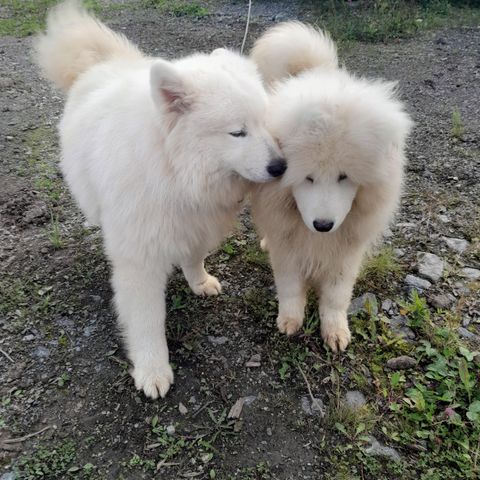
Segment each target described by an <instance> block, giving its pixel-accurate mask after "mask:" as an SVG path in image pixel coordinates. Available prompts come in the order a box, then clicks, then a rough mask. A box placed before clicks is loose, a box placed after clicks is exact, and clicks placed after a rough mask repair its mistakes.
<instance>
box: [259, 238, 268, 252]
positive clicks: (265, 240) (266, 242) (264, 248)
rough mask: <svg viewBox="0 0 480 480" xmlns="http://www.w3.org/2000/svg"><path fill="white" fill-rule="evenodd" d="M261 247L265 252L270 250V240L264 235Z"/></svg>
mask: <svg viewBox="0 0 480 480" xmlns="http://www.w3.org/2000/svg"><path fill="white" fill-rule="evenodd" d="M260 248H261V249H262V251H263V252H268V241H267V237H263V238H262V239H261V240H260Z"/></svg>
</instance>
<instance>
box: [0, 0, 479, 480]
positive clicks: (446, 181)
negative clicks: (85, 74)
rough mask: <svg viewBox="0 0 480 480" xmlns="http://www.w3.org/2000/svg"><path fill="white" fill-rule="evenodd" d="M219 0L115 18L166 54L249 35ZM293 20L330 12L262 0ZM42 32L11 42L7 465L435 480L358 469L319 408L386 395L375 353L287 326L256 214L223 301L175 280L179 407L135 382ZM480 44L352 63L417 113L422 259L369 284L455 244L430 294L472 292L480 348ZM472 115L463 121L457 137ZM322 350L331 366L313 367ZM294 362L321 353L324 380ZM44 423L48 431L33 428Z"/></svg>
mask: <svg viewBox="0 0 480 480" xmlns="http://www.w3.org/2000/svg"><path fill="white" fill-rule="evenodd" d="M117 3H118V2H117ZM209 9H210V11H211V12H213V13H212V14H210V15H207V16H205V17H201V18H196V17H192V16H188V15H186V16H181V17H175V16H171V15H164V14H162V13H161V12H159V11H157V10H155V9H143V8H138V9H132V10H128V9H108V10H106V13H105V17H104V18H105V20H106V22H107V23H108V24H109V25H110V26H112V27H113V28H115V29H117V30H119V31H122V32H123V33H125V34H126V35H127V36H128V37H129V38H130V39H132V40H133V41H134V42H136V43H137V44H138V45H139V46H140V47H141V48H142V49H143V50H144V51H145V52H147V53H149V54H152V55H157V56H164V57H167V58H174V57H177V56H181V55H185V54H188V53H190V52H193V51H197V50H211V49H213V48H216V47H219V46H228V47H239V45H240V44H241V40H242V36H243V29H244V21H245V18H244V11H245V8H244V5H243V3H237V4H234V3H220V2H210V3H209ZM286 18H300V19H307V20H308V19H310V12H309V11H308V9H306V8H305V7H304V6H302V4H297V2H260V3H259V4H258V5H257V10H256V11H255V12H254V19H253V20H254V21H253V23H252V26H251V29H250V36H249V42H250V43H251V41H252V40H253V39H254V38H255V36H257V35H258V34H259V33H260V32H262V31H263V30H264V29H265V28H267V27H268V26H270V25H272V24H274V23H275V21H276V20H279V19H282V20H283V19H286ZM30 45H31V38H30V37H26V38H15V37H10V36H5V37H1V38H0V54H1V58H2V61H1V65H0V92H1V93H0V110H1V112H2V113H1V117H0V131H1V138H0V155H1V163H0V273H1V278H0V288H1V290H0V349H1V351H2V352H1V354H0V397H1V403H0V466H2V468H3V470H0V478H1V479H2V480H6V479H13V478H17V477H18V478H49V479H50V478H51V479H53V478H102V479H103V478H105V479H120V478H125V479H137V478H161V479H165V480H167V479H179V478H198V479H208V478H218V479H230V478H239V479H255V478H259V479H270V478H271V479H291V480H294V479H295V480H296V479H321V478H332V479H333V478H371V479H373V478H391V479H395V478H427V477H421V476H417V474H418V472H417V473H415V469H414V468H413V469H411V470H410V473H408V474H404V475H403V476H397V475H398V474H396V473H395V472H392V471H391V470H389V469H388V468H387V466H385V465H386V464H388V463H389V462H390V460H388V458H387V459H384V458H382V457H378V460H375V462H378V465H376V466H375V468H376V470H375V468H373V467H371V465H370V464H366V463H365V460H364V459H363V456H362V459H363V460H360V459H359V458H360V457H358V458H357V457H356V455H357V454H356V450H352V451H351V452H352V453H351V458H350V460H348V458H349V455H350V454H349V453H348V451H344V450H342V452H343V453H342V456H341V464H342V465H346V466H345V472H346V473H345V476H342V477H340V476H339V475H340V473H339V472H340V470H341V468H340V466H339V465H340V460H338V459H337V455H340V454H339V453H338V452H340V450H339V451H338V452H337V450H335V449H336V448H337V446H345V445H347V444H348V442H347V440H345V438H343V437H342V435H341V433H340V432H339V431H338V429H337V430H336V429H335V428H333V427H332V425H331V423H332V422H329V421H328V418H324V419H321V415H320V414H319V413H318V412H317V413H318V414H316V413H315V411H312V410H311V408H310V407H311V405H310V407H309V406H308V403H309V402H310V398H309V392H308V387H310V388H311V389H312V393H313V395H314V396H315V397H317V398H319V399H321V400H322V401H323V403H324V405H325V406H326V410H327V411H328V405H330V404H331V402H332V401H333V400H334V399H335V398H337V397H338V396H342V395H343V394H344V393H345V392H346V391H351V390H360V391H362V392H363V394H364V396H365V397H366V399H367V401H368V402H370V403H372V405H374V404H376V403H377V402H378V392H376V391H375V388H374V385H375V384H373V385H372V384H371V383H370V384H369V383H368V382H367V383H365V384H362V383H361V382H360V381H359V380H358V378H357V377H356V376H355V375H350V374H349V372H351V371H353V370H352V368H353V367H354V366H355V365H354V364H355V363H356V362H358V361H360V363H361V358H362V357H361V356H360V357H358V356H356V350H355V347H352V351H351V352H352V353H350V354H346V355H344V356H342V357H341V358H340V357H334V356H332V355H331V354H330V353H328V352H327V351H326V350H324V348H323V347H322V344H321V341H320V340H319V335H318V334H317V333H314V334H309V333H308V332H305V334H304V335H301V336H299V337H297V338H294V339H291V340H287V339H285V338H283V337H282V336H281V335H280V334H278V333H277V331H276V327H275V313H276V300H275V292H274V286H273V279H272V275H271V273H270V270H269V267H268V265H267V264H266V262H265V259H264V257H263V256H262V254H261V253H259V251H258V249H257V247H256V244H257V239H256V236H255V233H254V231H253V228H252V226H251V224H250V222H249V217H248V212H247V213H245V214H244V215H243V216H242V220H241V222H240V224H239V227H238V231H237V232H236V233H235V234H234V235H233V236H232V237H231V238H229V239H228V241H227V242H226V244H225V245H224V246H223V247H222V248H220V249H219V250H218V252H216V253H215V254H214V255H213V256H211V257H210V259H209V262H208V263H209V266H210V270H211V271H212V272H213V273H214V274H216V275H218V277H219V278H220V279H221V281H222V283H223V286H224V294H223V295H221V296H220V297H219V298H215V299H201V298H196V297H194V296H193V294H192V293H191V292H190V291H189V290H188V288H187V285H186V283H185V281H184V280H183V279H182V278H181V276H180V275H179V274H175V275H174V276H173V277H172V280H171V282H170V286H169V289H168V292H167V297H168V310H169V314H168V324H169V345H170V352H171V361H172V363H173V365H174V368H175V372H176V383H175V386H174V387H173V388H172V390H171V391H170V392H169V394H168V396H167V398H166V399H165V400H161V401H149V400H147V399H146V398H145V397H144V396H143V395H142V394H140V393H139V392H137V391H136V390H135V388H134V386H133V384H132V381H131V379H130V377H129V375H128V365H127V362H126V357H125V354H124V352H123V351H122V347H121V341H120V338H119V336H118V335H117V332H116V327H115V318H114V314H113V311H112V308H111V296H112V293H111V289H110V286H109V280H108V278H109V266H108V264H107V263H106V261H105V258H104V256H103V253H102V244H101V236H100V233H99V232H98V231H95V230H91V229H88V228H86V227H84V225H83V219H82V216H81V214H80V213H79V211H78V210H77V209H76V208H75V206H74V204H73V202H72V200H71V198H70V196H69V194H68V192H67V191H66V189H65V187H64V185H63V183H62V179H61V175H60V173H59V172H58V169H57V166H56V165H57V159H58V154H59V150H58V140H57V136H56V130H55V125H56V123H57V122H58V119H59V116H60V115H61V112H62V106H63V98H62V96H61V94H59V93H58V92H54V91H53V90H52V89H51V88H50V87H49V86H48V85H47V84H46V82H45V81H44V80H42V79H41V78H40V76H39V74H38V72H37V69H36V68H35V66H34V65H33V64H32V62H31V60H30V57H29V52H30ZM479 45H480V29H478V28H450V29H444V30H440V31H435V32H429V33H423V34H421V35H419V36H417V37H416V38H414V39H410V40H401V41H400V40H399V41H395V42H392V43H389V44H387V45H384V44H361V43H356V44H354V45H351V46H350V47H349V48H347V49H344V50H343V51H342V61H343V62H344V63H345V65H346V66H347V67H348V68H349V69H351V70H352V71H355V72H357V73H358V74H361V75H366V76H370V77H383V78H386V79H390V80H398V81H399V85H400V89H401V92H402V98H403V99H404V101H405V102H406V104H407V105H408V111H409V112H410V113H411V115H412V116H413V118H414V119H415V122H416V127H415V130H414V133H413V135H412V137H411V140H410V142H409V146H408V157H409V166H408V175H407V182H406V192H405V195H404V197H403V201H402V206H401V210H400V212H399V214H398V216H397V217H396V219H395V222H394V224H393V225H392V227H391V231H390V232H388V235H387V237H386V240H385V242H386V244H387V245H391V246H392V247H393V248H394V249H395V250H394V251H395V255H396V256H397V257H398V258H397V259H396V261H397V262H398V263H399V264H400V265H401V268H402V273H401V274H400V275H396V276H391V277H388V281H387V282H386V283H382V284H375V283H374V282H373V283H368V282H363V283H360V284H359V285H358V287H357V291H356V296H358V295H361V294H362V293H365V291H367V289H368V291H370V292H373V293H374V294H375V295H376V296H377V300H378V302H379V304H381V303H382V302H383V301H385V300H387V299H392V301H393V304H394V305H395V303H396V300H397V299H401V298H404V297H406V296H407V294H408V290H409V287H408V285H406V284H405V276H406V275H407V274H413V275H417V272H416V268H417V252H418V251H423V252H431V253H435V254H436V255H438V256H439V257H441V258H442V259H443V260H444V261H445V262H446V266H445V272H446V273H444V276H443V278H442V279H440V280H439V281H437V282H432V283H433V285H432V286H431V287H430V288H429V289H428V290H427V291H425V292H424V295H425V296H426V297H427V298H428V299H429V301H430V304H431V305H432V302H433V300H432V299H433V298H434V297H435V296H437V298H438V295H444V296H445V295H447V294H451V295H452V298H453V299H454V300H452V302H453V304H454V305H458V302H459V299H460V298H462V299H463V300H462V302H463V304H462V309H461V321H462V322H463V324H464V326H465V327H466V329H467V330H468V332H469V333H470V335H471V337H470V338H469V339H468V340H467V343H468V342H470V343H469V344H470V346H471V348H472V349H474V348H478V344H476V343H475V342H478V338H480V337H477V336H476V335H478V334H479V333H480V331H479V330H480V323H479V310H480V301H479V299H478V297H477V296H476V295H474V294H472V295H470V293H471V292H475V290H474V289H473V287H472V286H471V284H470V283H469V282H468V281H467V280H466V279H465V278H464V277H462V275H463V274H462V272H463V270H462V269H463V268H465V267H469V268H473V269H478V268H480V253H479V252H480V250H479V249H478V238H479V232H480V227H479V218H480V201H479V198H480V157H479V151H480V144H479V142H480V140H479V137H478V132H479V131H480V57H479ZM455 110H458V112H459V113H460V116H461V123H462V128H463V130H464V131H463V133H462V134H461V135H455V134H454V133H452V129H453V126H452V112H454V111H455ZM457 133H458V132H457ZM457 137H458V138H457ZM443 237H453V238H461V239H465V240H467V242H468V248H467V250H466V251H465V252H464V253H461V254H459V253H456V252H455V251H453V250H451V249H449V248H448V246H447V245H446V243H445V241H444V240H443ZM473 280H474V279H473ZM433 304H434V303H433ZM395 308H396V307H395V306H394V307H393V309H395ZM452 308H453V307H452ZM390 310H391V309H390ZM385 315H387V316H388V315H390V314H389V310H385ZM463 333H464V335H466V336H468V334H466V333H465V332H463ZM353 341H354V343H356V344H358V345H360V344H361V342H363V339H362V338H361V336H359V335H354V340H353ZM414 341H415V340H414ZM307 351H308V352H309V354H311V355H314V356H315V362H313V363H312V362H310V361H308V362H307V361H306V362H305V363H301V362H302V358H303V357H302V355H303V354H304V353H305V352H307ZM252 357H253V359H252ZM292 358H293V359H296V360H295V361H298V359H300V360H299V361H300V363H299V365H305V367H304V370H302V371H304V373H307V378H308V383H309V385H308V386H307V384H306V382H305V380H304V378H303V376H302V372H301V371H300V369H297V368H294V367H293V366H292V365H297V363H295V362H294V361H293V360H291V359H292ZM248 362H251V363H248ZM246 365H251V366H246ZM365 370H367V369H365ZM333 372H337V373H336V375H337V378H338V379H339V382H338V383H337V384H335V383H334V381H333V378H334V374H333ZM364 373H365V376H366V377H368V375H370V374H369V373H368V371H366V372H364ZM238 399H243V400H242V401H245V403H244V405H243V410H242V414H241V417H240V419H229V418H227V414H228V412H229V411H230V408H231V407H232V406H233V405H234V404H235V402H236V401H237V400H238ZM379 405H380V404H379ZM375 411H376V412H377V413H378V414H379V415H380V414H381V408H380V407H378V409H376V410H375ZM326 417H328V413H327V414H326ZM38 432H40V433H38ZM374 433H375V435H376V437H377V438H378V439H381V440H382V442H384V443H386V444H389V445H391V446H393V447H395V448H396V449H397V450H398V452H399V454H400V456H401V457H402V458H403V459H404V460H403V461H405V462H406V464H407V465H410V467H411V466H412V465H415V464H416V455H417V453H418V452H416V451H414V450H408V449H405V448H403V447H402V446H399V445H395V444H394V443H392V442H391V441H389V440H388V439H387V438H385V437H383V436H382V430H381V429H380V427H378V428H377V430H374ZM29 434H36V435H33V436H31V437H30V438H25V439H23V438H22V437H24V436H28V435H29ZM12 439H14V440H18V441H14V442H11V440H12ZM362 455H363V454H362ZM337 460H338V461H337ZM349 462H350V463H349ZM365 465H367V466H365ZM342 468H343V466H342ZM369 468H370V470H369ZM411 468H412V467H411ZM440 470H441V468H440ZM15 471H16V472H17V473H16V474H15V473H14V472H15ZM342 471H343V470H342ZM22 472H23V473H22ZM375 472H376V473H375ZM2 474H3V476H2ZM15 475H17V476H15ZM409 475H412V477H410V476H409ZM428 478H442V477H441V476H439V477H428ZM452 478H453V477H452ZM459 478H460V477H459ZM471 478H476V477H471Z"/></svg>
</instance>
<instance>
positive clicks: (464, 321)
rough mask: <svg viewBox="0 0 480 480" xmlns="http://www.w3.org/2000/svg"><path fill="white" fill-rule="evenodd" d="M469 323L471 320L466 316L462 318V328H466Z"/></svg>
mask: <svg viewBox="0 0 480 480" xmlns="http://www.w3.org/2000/svg"><path fill="white" fill-rule="evenodd" d="M471 323H472V319H471V318H470V317H469V316H468V315H465V316H464V317H463V318H462V327H465V328H467V327H468V326H469V325H470V324H471Z"/></svg>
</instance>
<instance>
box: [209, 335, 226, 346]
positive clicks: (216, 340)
mask: <svg viewBox="0 0 480 480" xmlns="http://www.w3.org/2000/svg"><path fill="white" fill-rule="evenodd" d="M208 341H209V342H210V343H212V344H213V345H223V344H224V343H226V342H228V338H227V337H214V336H212V335H209V336H208Z"/></svg>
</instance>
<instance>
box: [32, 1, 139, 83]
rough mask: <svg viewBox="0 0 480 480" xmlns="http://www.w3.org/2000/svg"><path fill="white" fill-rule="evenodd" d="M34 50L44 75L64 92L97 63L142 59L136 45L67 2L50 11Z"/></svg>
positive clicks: (75, 3) (74, 4)
mask: <svg viewBox="0 0 480 480" xmlns="http://www.w3.org/2000/svg"><path fill="white" fill-rule="evenodd" d="M34 50H35V59H36V62H37V64H38V65H39V66H40V68H41V69H42V71H43V73H44V75H45V76H46V77H47V78H48V79H49V80H51V81H52V82H53V83H54V84H55V85H56V86H57V87H59V88H61V89H63V90H65V91H67V90H68V89H69V88H70V87H71V86H72V84H73V83H74V82H75V80H76V79H77V78H78V77H79V75H81V74H82V73H83V72H85V71H87V70H88V69H89V68H90V67H92V66H93V65H95V64H97V63H100V62H103V61H106V60H110V59H113V58H123V59H126V60H129V59H132V60H135V59H139V58H142V56H143V55H142V53H141V52H140V51H139V50H138V49H137V48H136V47H135V45H133V44H131V43H130V42H129V41H128V40H127V39H126V38H125V37H124V36H123V35H119V34H117V33H115V32H113V31H112V30H110V29H109V28H108V27H106V26H105V25H104V24H102V23H101V22H100V21H98V20H97V19H95V18H94V17H93V16H91V15H90V14H89V13H88V12H87V11H86V10H85V9H84V8H83V7H82V5H81V4H80V3H79V2H78V1H77V0H67V1H65V2H63V3H61V4H59V5H57V6H56V7H54V8H53V9H52V10H51V11H50V12H49V14H48V18H47V29H46V32H45V33H43V34H40V35H38V36H37V37H36V39H35V43H34Z"/></svg>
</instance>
